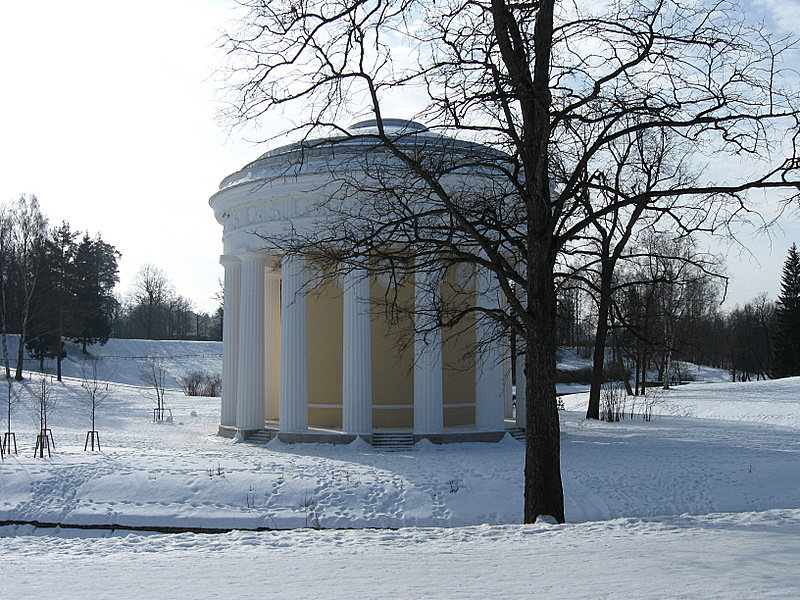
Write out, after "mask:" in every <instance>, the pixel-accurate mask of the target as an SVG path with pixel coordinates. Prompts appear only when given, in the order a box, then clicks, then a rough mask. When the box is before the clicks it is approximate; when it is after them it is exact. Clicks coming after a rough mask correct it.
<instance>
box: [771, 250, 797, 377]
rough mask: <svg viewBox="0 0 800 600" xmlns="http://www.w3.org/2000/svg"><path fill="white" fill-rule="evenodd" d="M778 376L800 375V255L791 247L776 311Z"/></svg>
mask: <svg viewBox="0 0 800 600" xmlns="http://www.w3.org/2000/svg"><path fill="white" fill-rule="evenodd" d="M776 318H777V333H776V339H775V373H774V374H775V376H776V377H790V376H792V375H800V255H798V253H797V245H796V244H792V247H791V248H790V249H789V254H788V256H787V257H786V262H785V263H783V276H782V277H781V294H780V297H779V298H778V304H777V309H776Z"/></svg>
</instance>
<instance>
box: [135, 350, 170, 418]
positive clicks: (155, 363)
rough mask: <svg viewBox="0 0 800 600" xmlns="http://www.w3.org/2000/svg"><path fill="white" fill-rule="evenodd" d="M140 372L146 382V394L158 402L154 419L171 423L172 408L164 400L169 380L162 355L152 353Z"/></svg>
mask: <svg viewBox="0 0 800 600" xmlns="http://www.w3.org/2000/svg"><path fill="white" fill-rule="evenodd" d="M139 373H140V375H141V377H142V380H143V381H144V383H145V395H146V396H148V397H149V398H152V400H153V401H154V402H155V403H156V407H155V408H154V409H153V421H154V422H162V421H167V422H170V423H171V422H172V409H169V408H167V407H166V404H165V402H164V395H165V388H166V380H167V369H166V368H165V367H164V361H163V360H162V358H161V357H160V356H157V355H154V354H151V355H150V356H148V357H147V358H146V359H145V361H144V365H142V367H141V369H140V371H139Z"/></svg>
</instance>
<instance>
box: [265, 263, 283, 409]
mask: <svg viewBox="0 0 800 600" xmlns="http://www.w3.org/2000/svg"><path fill="white" fill-rule="evenodd" d="M264 340H265V342H264V389H265V390H266V392H265V393H266V403H267V405H266V411H267V412H266V416H267V419H274V420H277V419H278V406H279V398H280V373H281V273H280V271H278V270H277V269H270V268H268V269H267V272H266V274H265V275H264Z"/></svg>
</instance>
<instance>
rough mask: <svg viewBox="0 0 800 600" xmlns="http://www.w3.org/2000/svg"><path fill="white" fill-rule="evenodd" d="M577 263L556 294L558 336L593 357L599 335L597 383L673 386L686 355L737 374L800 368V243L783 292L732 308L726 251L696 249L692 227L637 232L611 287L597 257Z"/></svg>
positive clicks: (777, 373) (636, 390)
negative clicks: (673, 232)
mask: <svg viewBox="0 0 800 600" xmlns="http://www.w3.org/2000/svg"><path fill="white" fill-rule="evenodd" d="M575 264H577V263H575ZM575 264H573V268H572V271H571V272H570V273H569V274H568V276H565V277H564V283H563V285H562V289H561V291H560V293H559V296H558V314H559V332H558V340H559V345H560V346H577V347H578V348H579V349H580V348H581V347H583V348H585V351H586V354H585V355H586V356H587V357H588V355H589V352H591V351H593V350H595V349H598V342H599V341H602V342H601V344H600V345H599V350H598V351H595V352H594V354H593V358H594V361H593V362H594V367H595V368H594V372H593V373H592V375H591V377H590V379H591V381H590V383H592V384H593V387H596V388H597V389H598V391H599V389H600V386H601V385H602V384H603V383H604V382H606V381H609V380H620V379H622V380H624V381H625V383H626V386H627V387H628V393H630V394H637V395H638V394H643V393H644V392H645V388H646V386H648V385H654V384H656V383H657V384H658V385H661V386H662V387H669V385H670V383H671V381H672V380H674V379H676V378H677V379H682V378H685V377H686V374H685V373H681V362H682V361H688V362H692V363H695V364H700V365H708V366H712V367H716V368H722V369H727V370H729V371H730V373H731V379H732V380H734V381H741V380H749V379H751V378H767V377H773V378H774V377H786V376H792V375H800V343H798V340H800V256H799V255H798V252H797V248H796V246H795V245H793V246H792V247H791V249H790V250H789V253H788V256H787V259H786V262H785V264H784V267H783V274H782V281H781V293H780V296H779V298H778V299H777V301H772V300H770V299H769V297H768V296H767V294H765V293H762V294H760V295H758V296H757V297H755V298H753V299H752V300H751V301H749V302H747V303H745V304H744V305H743V306H736V307H735V308H733V309H731V310H729V311H722V310H721V308H720V304H721V302H722V299H723V298H724V293H725V288H726V284H727V278H726V277H725V275H724V265H723V263H722V261H721V259H720V258H718V257H715V256H712V255H709V254H705V253H702V252H698V251H697V249H696V246H695V244H694V242H693V241H692V237H691V236H668V235H665V234H663V233H656V232H653V231H651V232H646V233H645V234H644V235H640V236H639V237H638V239H637V241H636V243H634V244H632V245H631V248H630V251H629V252H627V253H626V254H625V255H624V256H623V257H622V259H621V260H620V261H619V262H618V264H617V265H615V269H614V273H613V278H612V280H611V285H610V287H609V289H608V290H607V291H606V292H602V291H601V289H600V285H599V278H600V276H599V273H598V271H599V269H594V268H593V267H592V263H591V261H584V262H583V263H581V264H580V266H575ZM603 293H607V294H608V295H609V298H608V304H609V307H610V308H609V310H608V313H607V315H606V319H605V322H604V321H603V319H602V318H601V317H600V315H599V310H598V307H599V305H600V300H601V298H602V295H603ZM603 328H605V329H606V330H607V331H606V332H605V333H604V334H603V335H602V336H601V335H598V334H597V332H598V331H600V330H602V329H603ZM598 361H600V363H601V364H600V365H599V368H598V364H597V363H598ZM631 382H632V385H631Z"/></svg>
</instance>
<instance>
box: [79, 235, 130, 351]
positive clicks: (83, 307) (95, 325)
mask: <svg viewBox="0 0 800 600" xmlns="http://www.w3.org/2000/svg"><path fill="white" fill-rule="evenodd" d="M119 257H120V253H119V252H117V250H116V248H114V246H112V245H111V244H108V243H106V242H104V241H103V240H102V238H101V237H100V236H97V237H96V238H95V239H91V238H90V237H89V235H88V234H85V235H84V236H83V239H81V241H80V243H79V244H78V247H77V249H76V251H75V266H74V286H75V287H74V289H75V308H74V311H73V316H74V320H73V325H72V329H71V332H70V333H69V336H68V337H69V338H70V339H71V340H73V341H75V342H77V343H80V344H81V345H82V347H83V351H84V352H86V345H87V344H97V343H99V344H105V343H106V342H107V341H108V338H109V336H110V335H111V325H112V322H113V317H114V313H115V311H116V306H117V301H116V299H115V298H114V295H113V290H114V286H115V285H116V284H117V282H118V281H119V275H118V267H117V260H118V259H119Z"/></svg>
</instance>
